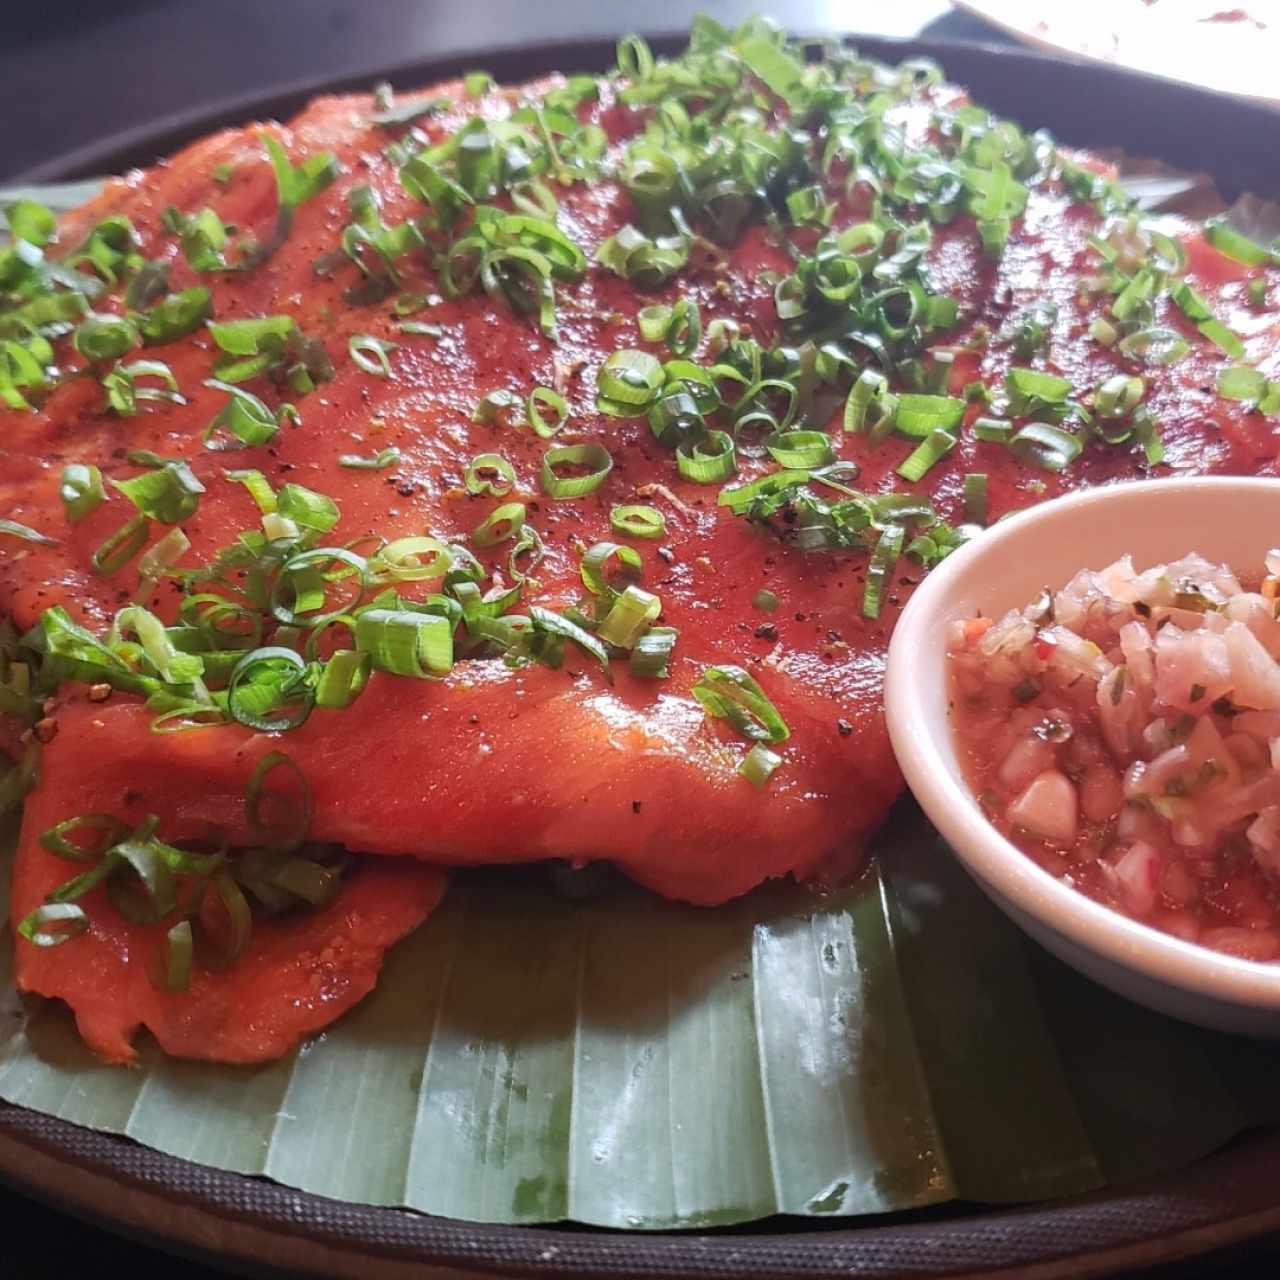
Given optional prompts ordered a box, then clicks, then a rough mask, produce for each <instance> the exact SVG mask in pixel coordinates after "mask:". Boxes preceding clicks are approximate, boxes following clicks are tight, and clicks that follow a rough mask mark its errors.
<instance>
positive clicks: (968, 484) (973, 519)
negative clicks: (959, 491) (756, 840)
mask: <svg viewBox="0 0 1280 1280" xmlns="http://www.w3.org/2000/svg"><path fill="white" fill-rule="evenodd" d="M964 518H965V520H966V521H967V522H968V523H969V524H979V525H985V524H986V523H987V477H986V473H985V472H982V471H971V472H970V473H969V474H968V475H967V476H965V478H964Z"/></svg>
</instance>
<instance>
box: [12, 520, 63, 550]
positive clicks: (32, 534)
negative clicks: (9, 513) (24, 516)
mask: <svg viewBox="0 0 1280 1280" xmlns="http://www.w3.org/2000/svg"><path fill="white" fill-rule="evenodd" d="M0 535H3V536H6V537H10V538H18V539H19V540H20V541H22V542H33V543H35V544H36V545H37V546H40V547H56V546H57V545H58V540H57V538H51V537H49V535H48V534H47V533H41V532H40V531H39V530H38V529H33V528H31V526H30V525H25V524H20V523H19V522H18V521H17V520H4V519H0Z"/></svg>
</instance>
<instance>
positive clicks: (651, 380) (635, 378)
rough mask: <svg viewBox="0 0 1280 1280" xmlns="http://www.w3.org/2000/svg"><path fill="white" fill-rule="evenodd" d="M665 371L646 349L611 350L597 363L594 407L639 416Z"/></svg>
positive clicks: (654, 396) (652, 398)
mask: <svg viewBox="0 0 1280 1280" xmlns="http://www.w3.org/2000/svg"><path fill="white" fill-rule="evenodd" d="M664 381H665V375H664V374H663V371H662V364H661V362H660V361H659V360H658V359H657V358H656V357H654V356H651V355H649V353H648V352H646V351H615V352H614V353H613V355H611V356H610V357H609V358H608V359H607V360H606V361H605V362H604V364H603V365H602V366H601V367H600V373H599V377H598V379H597V389H598V393H597V396H596V408H597V409H599V410H600V412H601V413H608V414H612V415H613V416H614V417H617V418H639V417H641V416H643V414H644V413H645V411H646V410H647V409H648V408H649V406H650V405H652V404H653V402H654V401H655V400H656V399H657V397H658V392H659V391H660V390H661V389H662V385H663V383H664Z"/></svg>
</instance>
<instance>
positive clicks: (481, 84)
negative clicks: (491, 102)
mask: <svg viewBox="0 0 1280 1280" xmlns="http://www.w3.org/2000/svg"><path fill="white" fill-rule="evenodd" d="M493 84H494V81H493V77H492V76H491V75H490V74H489V73H488V72H487V71H468V72H467V74H466V75H465V76H463V77H462V87H463V89H464V90H465V91H466V95H467V97H468V98H479V97H483V96H484V94H486V93H488V92H489V90H490V89H492V88H493Z"/></svg>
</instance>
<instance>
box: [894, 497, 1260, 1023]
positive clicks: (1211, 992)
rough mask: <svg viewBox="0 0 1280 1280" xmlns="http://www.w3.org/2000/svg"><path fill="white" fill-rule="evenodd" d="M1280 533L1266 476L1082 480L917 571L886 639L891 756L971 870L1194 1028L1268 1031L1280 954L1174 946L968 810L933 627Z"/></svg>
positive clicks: (1239, 560) (1045, 930)
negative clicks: (1084, 579) (1130, 568)
mask: <svg viewBox="0 0 1280 1280" xmlns="http://www.w3.org/2000/svg"><path fill="white" fill-rule="evenodd" d="M1277 545H1280V480H1258V479H1233V478H1220V479H1219V478H1215V479H1207V478H1196V479H1185V480H1172V479H1171V480H1154V481H1145V482H1142V483H1134V484H1119V485H1111V486H1107V487H1103V488H1098V489H1091V490H1087V491H1085V492H1083V493H1079V494H1074V495H1071V496H1069V497H1065V498H1059V499H1056V500H1055V501H1053V502H1048V503H1045V504H1044V505H1042V506H1039V507H1035V508H1032V509H1031V510H1030V511H1026V512H1023V513H1021V514H1019V515H1017V516H1014V517H1012V518H1010V519H1008V520H1005V521H1002V522H1001V523H999V524H997V525H996V526H995V527H994V528H992V529H990V530H989V531H988V532H987V533H985V534H983V536H982V537H980V538H978V539H976V540H975V541H973V542H972V543H970V544H969V545H968V546H965V547H963V548H961V549H960V550H959V551H957V552H956V553H955V554H953V555H952V556H950V557H949V558H948V559H947V560H946V561H944V562H943V564H942V565H940V566H939V567H938V568H937V569H935V570H933V571H932V572H931V573H930V574H929V576H928V577H927V578H926V579H925V581H924V583H923V585H922V586H921V587H920V588H919V589H918V590H917V591H916V593H915V595H914V596H913V598H912V599H911V601H910V603H909V604H908V606H907V608H906V609H905V610H904V611H903V614H902V617H901V618H900V619H899V620H898V625H897V629H896V630H895V632H894V636H893V642H892V644H891V645H890V646H889V672H888V682H887V687H886V695H885V700H886V707H887V711H888V717H889V732H890V734H891V736H892V739H893V747H894V751H895V752H896V753H897V757H898V763H899V764H900V765H901V766H902V771H903V773H904V774H905V775H906V779H907V782H908V784H909V785H910V787H911V789H912V791H913V792H915V795H916V798H917V799H918V800H919V802H920V804H921V806H922V807H923V809H924V811H925V813H927V814H928V815H929V818H930V820H931V821H932V822H933V824H934V825H935V826H936V827H937V828H938V830H939V831H940V832H941V833H942V835H943V836H944V837H945V838H946V840H947V841H948V843H949V844H950V845H951V847H952V848H953V849H954V850H955V852H956V854H957V855H958V856H959V858H960V860H961V861H962V862H963V863H964V865H965V867H966V868H967V869H968V871H969V873H970V874H971V875H972V876H973V878H974V879H975V880H976V881H977V882H978V884H979V885H980V886H981V887H982V888H983V889H984V890H985V891H986V893H987V894H988V895H989V896H990V897H991V898H992V900H993V901H994V902H995V903H996V904H997V905H998V906H1000V907H1001V908H1003V909H1004V911H1005V912H1007V913H1008V915H1009V916H1010V917H1012V919H1013V920H1015V921H1016V922H1017V923H1018V924H1019V925H1021V926H1022V928H1023V929H1025V930H1026V931H1027V933H1029V934H1030V935H1031V936H1032V937H1033V938H1035V939H1036V940H1037V941H1038V942H1040V943H1042V944H1043V945H1044V946H1046V947H1047V948H1048V949H1049V950H1050V951H1052V952H1053V953H1054V954H1055V955H1057V956H1058V957H1059V958H1061V959H1062V960H1064V961H1066V963H1067V964H1069V965H1072V966H1073V967H1074V968H1076V969H1078V970H1080V972H1081V973H1084V974H1087V975H1088V976H1089V977H1091V978H1093V979H1095V980H1096V981H1098V982H1100V983H1102V985H1103V986H1106V987H1110V988H1111V989H1112V990H1113V991H1117V992H1119V993H1120V994H1121V995H1125V996H1128V997H1129V998H1130V999H1133V1000H1136V1001H1137V1002H1138V1003H1140V1004H1145V1005H1148V1006H1150V1007H1151V1008H1153V1009H1158V1010H1160V1011H1161V1012H1163V1013H1168V1014H1172V1015H1173V1016H1175V1017H1178V1018H1184V1019H1186V1020H1187V1021H1189V1022H1197V1023H1200V1024H1201V1025H1203V1026H1208V1027H1216V1028H1219V1029H1221V1030H1225V1031H1239V1032H1245V1033H1247V1034H1250V1035H1259V1036H1275V1037H1280V964H1259V963H1256V962H1253V961H1248V960H1237V959H1235V958H1234V957H1232V956H1227V955H1223V954H1221V953H1219V952H1215V951H1210V950H1208V949H1207V948H1203V947H1198V946H1195V945H1194V944H1192V943H1187V942H1182V941H1180V940H1179V939H1177V938H1174V937H1172V936H1171V935H1169V934H1166V933H1162V932H1160V931H1159V930H1156V929H1151V928H1148V927H1147V926H1146V925H1143V924H1139V923H1137V922H1136V921H1133V920H1130V919H1128V918H1127V917H1126V916H1123V915H1120V914H1119V913H1118V912H1115V911H1111V910H1109V909H1108V908H1107V907H1104V906H1101V905H1100V904H1098V903H1096V902H1094V901H1092V900H1091V899H1090V898H1087V897H1085V895H1084V894H1082V893H1079V892H1077V891H1076V890H1075V889H1072V888H1070V887H1068V886H1067V885H1065V884H1062V883H1061V882H1059V881H1058V880H1056V879H1054V877H1053V876H1051V875H1050V874H1049V873H1048V872H1046V871H1044V870H1042V869H1041V868H1040V867H1039V866H1037V865H1036V864H1035V863H1034V862H1033V861H1032V860H1031V859H1030V858H1029V857H1027V856H1026V855H1025V854H1024V853H1022V852H1021V851H1020V850H1018V849H1017V848H1016V847H1015V846H1014V845H1013V844H1011V843H1010V842H1009V841H1008V840H1006V839H1005V838H1004V837H1003V836H1002V835H1001V834H1000V833H999V832H998V831H997V830H996V829H995V828H994V827H993V826H992V825H991V824H990V823H989V822H988V821H987V820H986V818H984V817H983V815H982V812H981V810H980V809H979V808H978V804H977V801H976V800H975V799H974V796H973V793H972V792H971V791H970V789H969V787H968V784H967V783H966V782H965V779H964V775H963V773H962V771H961V768H960V763H959V761H958V759H957V758H956V752H955V747H954V743H953V739H952V734H951V725H950V722H949V718H948V712H947V673H946V634H947V626H948V624H949V623H950V622H952V621H954V620H955V619H958V618H966V617H972V616H974V615H975V614H977V613H978V612H982V613H983V614H986V615H989V616H994V617H1000V616H1001V615H1002V614H1004V613H1005V612H1007V611H1008V610H1009V609H1011V608H1015V607H1020V606H1022V605H1023V604H1025V603H1027V601H1029V600H1031V599H1033V598H1034V597H1035V595H1036V594H1037V593H1038V592H1039V591H1040V589H1041V588H1042V587H1045V586H1049V587H1053V588H1058V587H1061V586H1062V585H1063V584H1065V583H1066V582H1067V580H1068V579H1069V578H1070V577H1071V576H1072V575H1073V574H1074V573H1075V572H1076V570H1078V569H1082V568H1089V569H1100V568H1102V567H1103V566H1105V565H1107V564H1109V563H1111V561H1113V560H1115V559H1116V558H1117V557H1119V556H1121V555H1123V554H1125V553H1126V552H1128V553H1130V554H1131V555H1132V556H1133V558H1134V563H1135V565H1136V566H1137V567H1138V568H1139V569H1143V568H1146V567H1148V566H1149V565H1151V564H1157V563H1160V562H1163V561H1169V560H1174V559H1177V558H1178V557H1180V556H1183V555H1185V554H1187V553H1188V552H1191V551H1198V552H1200V553H1201V554H1202V555H1204V556H1207V557H1208V558H1209V559H1210V560H1216V561H1221V562H1224V563H1226V564H1229V565H1231V566H1232V567H1233V568H1235V569H1236V570H1237V571H1238V572H1240V573H1242V574H1246V573H1250V572H1252V571H1254V570H1257V571H1258V572H1261V569H1262V557H1263V555H1264V553H1265V552H1266V551H1267V550H1269V549H1270V548H1272V547H1275V546H1277Z"/></svg>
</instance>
